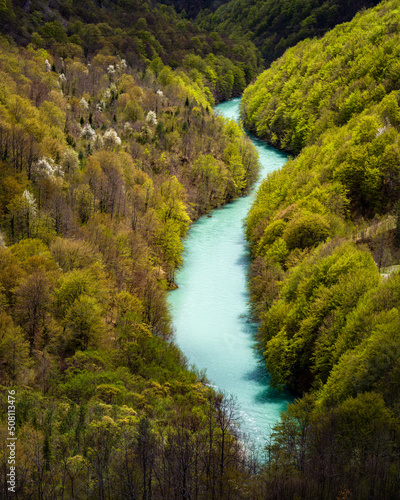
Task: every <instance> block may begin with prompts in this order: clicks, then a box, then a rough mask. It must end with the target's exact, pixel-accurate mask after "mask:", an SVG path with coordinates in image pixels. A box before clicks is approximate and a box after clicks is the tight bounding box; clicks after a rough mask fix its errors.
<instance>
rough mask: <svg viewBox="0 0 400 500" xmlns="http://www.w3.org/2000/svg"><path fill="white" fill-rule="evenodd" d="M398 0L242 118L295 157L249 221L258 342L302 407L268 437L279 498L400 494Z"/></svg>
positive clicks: (293, 55)
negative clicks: (258, 326) (258, 323)
mask: <svg viewBox="0 0 400 500" xmlns="http://www.w3.org/2000/svg"><path fill="white" fill-rule="evenodd" d="M399 21H400V2H399V1H398V0H392V1H389V2H383V3H382V4H380V5H379V6H377V7H375V8H374V9H372V10H370V11H365V12H362V13H360V14H358V15H357V16H356V17H355V18H354V20H352V21H351V22H350V23H347V24H342V25H340V26H337V27H336V28H335V29H333V30H332V31H331V32H330V33H328V34H327V35H325V36H324V37H323V38H322V39H314V40H308V41H303V42H301V43H300V44H298V45H297V46H296V47H294V48H292V49H289V50H288V51H287V52H286V53H285V54H284V56H283V57H282V58H281V59H279V60H278V61H276V62H275V63H273V64H272V66H271V68H270V69H268V70H267V71H266V72H264V73H263V74H262V75H261V76H260V77H259V78H258V79H257V81H256V82H255V84H254V85H250V86H249V87H248V89H247V90H246V91H245V93H244V97H243V101H242V112H243V117H244V122H245V124H246V126H248V127H249V128H250V129H251V130H252V131H254V132H255V133H256V134H257V135H259V136H261V137H264V138H265V139H266V140H267V141H269V142H270V143H272V144H274V145H277V146H278V147H281V148H284V149H286V150H287V151H290V152H292V153H294V154H297V156H296V157H295V158H292V159H290V160H289V161H288V162H287V164H286V165H285V166H284V167H283V168H282V170H281V171H279V172H275V173H273V174H271V175H269V176H268V178H267V179H266V180H265V181H264V182H263V184H262V186H261V188H260V190H259V191H258V193H257V198H256V201H255V203H254V205H253V207H252V209H251V211H250V213H249V216H248V218H247V237H248V240H249V242H250V245H251V250H252V255H253V264H252V277H251V282H250V286H251V290H252V307H253V312H254V315H255V316H256V317H257V318H258V319H259V320H260V322H261V326H260V329H259V334H258V340H257V342H258V347H259V349H260V351H261V352H263V354H264V357H265V360H266V366H267V369H268V371H269V372H270V373H271V376H272V383H273V384H274V385H275V386H276V387H283V386H287V385H288V386H289V387H291V388H292V389H293V390H294V391H295V392H296V393H297V394H298V395H299V399H298V400H297V401H296V402H295V403H293V404H292V405H290V406H289V408H288V410H287V412H286V413H285V414H284V415H283V416H282V419H281V422H280V423H279V424H278V425H277V426H276V428H275V431H274V434H273V436H272V438H271V441H270V445H269V450H270V453H271V455H270V460H269V462H268V473H267V474H268V477H269V479H268V481H269V482H270V484H271V487H276V488H280V490H279V491H280V493H279V496H277V498H278V497H279V498H293V497H294V496H296V495H299V497H301V498H360V499H364V498H396V497H397V496H398V491H399V469H400V462H399V458H398V457H399V455H398V453H399V445H400V441H399V425H400V420H399V405H400V398H399V390H398V387H399V383H400V379H399V349H400V342H399V341H400V339H399V332H400V329H399V321H400V314H399V290H400V279H399V274H398V272H397V270H398V268H399V264H400V211H399V206H400V191H399V186H400V162H399V160H400V106H399V102H400V94H399V89H400V79H399V78H400V74H399V72H398V53H399V52H398V51H399V42H400V32H399Z"/></svg>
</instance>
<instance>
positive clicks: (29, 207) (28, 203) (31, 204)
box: [22, 189, 38, 217]
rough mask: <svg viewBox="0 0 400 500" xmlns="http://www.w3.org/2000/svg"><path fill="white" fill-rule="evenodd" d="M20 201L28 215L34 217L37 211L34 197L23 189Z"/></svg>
mask: <svg viewBox="0 0 400 500" xmlns="http://www.w3.org/2000/svg"><path fill="white" fill-rule="evenodd" d="M22 201H23V204H24V208H25V209H26V211H27V212H28V213H29V215H31V216H33V217H36V215H37V211H38V209H37V205H36V201H35V197H34V196H33V194H32V193H30V192H29V191H28V190H27V189H25V191H24V192H23V193H22Z"/></svg>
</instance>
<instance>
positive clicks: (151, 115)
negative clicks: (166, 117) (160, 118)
mask: <svg viewBox="0 0 400 500" xmlns="http://www.w3.org/2000/svg"><path fill="white" fill-rule="evenodd" d="M146 121H147V123H148V124H149V125H157V123H158V122H157V115H156V114H155V112H154V111H149V112H148V113H147V116H146Z"/></svg>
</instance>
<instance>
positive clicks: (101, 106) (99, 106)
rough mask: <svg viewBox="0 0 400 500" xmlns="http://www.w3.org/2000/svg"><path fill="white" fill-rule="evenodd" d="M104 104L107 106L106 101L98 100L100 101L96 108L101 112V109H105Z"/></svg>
mask: <svg viewBox="0 0 400 500" xmlns="http://www.w3.org/2000/svg"><path fill="white" fill-rule="evenodd" d="M104 106H105V102H104V101H100V102H98V103H97V104H96V109H97V111H100V112H101V111H103V108H104Z"/></svg>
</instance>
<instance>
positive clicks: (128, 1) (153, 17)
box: [0, 0, 261, 100]
mask: <svg viewBox="0 0 400 500" xmlns="http://www.w3.org/2000/svg"><path fill="white" fill-rule="evenodd" d="M0 31H1V32H2V33H4V34H5V35H6V36H7V37H8V38H11V39H13V40H15V41H16V42H17V43H18V44H22V45H24V46H26V45H27V44H28V43H33V44H34V46H35V47H38V48H44V49H49V48H51V51H52V54H53V55H54V56H58V57H64V58H66V57H70V58H74V57H77V58H80V59H82V58H84V59H85V60H86V62H90V61H91V59H92V58H93V57H94V56H95V55H96V54H97V53H99V52H101V53H102V54H103V55H112V56H115V55H119V56H120V57H123V58H124V59H125V60H126V61H127V63H128V64H129V65H130V66H132V67H135V68H137V69H144V68H146V67H148V66H149V65H150V64H151V67H152V69H153V71H155V73H156V74H157V71H158V70H159V68H160V67H162V65H163V64H167V65H169V66H170V67H172V68H173V69H176V68H177V67H183V68H185V69H186V70H187V72H190V73H191V77H192V79H194V80H195V81H196V82H202V83H203V84H205V85H206V86H207V88H209V89H210V91H211V92H212V94H213V95H214V97H216V98H217V99H218V100H224V99H229V98H230V97H232V96H235V95H240V94H241V93H242V92H243V90H244V88H245V87H246V85H247V84H248V83H250V81H251V80H252V79H253V78H254V77H255V76H256V74H257V73H258V69H259V66H260V61H261V58H260V57H259V55H258V52H257V50H256V49H255V47H254V45H253V44H252V43H251V42H250V41H247V40H245V39H239V40H238V38H237V37H236V40H235V41H233V40H231V39H229V38H228V36H227V35H226V34H222V33H221V34H219V33H215V32H210V31H208V32H207V31H204V30H201V29H199V27H198V25H196V24H194V23H193V22H192V21H189V20H187V19H186V18H185V17H182V16H180V15H178V14H177V13H176V12H175V10H174V9H173V8H172V7H170V6H166V5H161V4H158V3H155V2H152V1H150V0H145V1H142V0H108V1H107V2H101V1H96V0H84V1H81V2H70V1H68V0H54V1H51V2H42V1H40V2H39V1H35V0H34V1H33V2H25V1H19V0H6V1H5V3H4V5H3V6H1V5H0Z"/></svg>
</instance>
